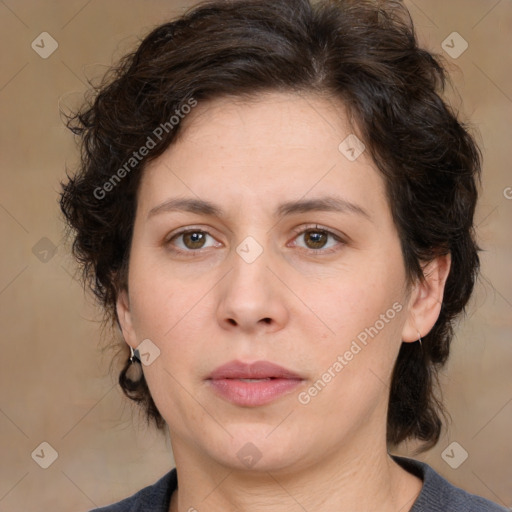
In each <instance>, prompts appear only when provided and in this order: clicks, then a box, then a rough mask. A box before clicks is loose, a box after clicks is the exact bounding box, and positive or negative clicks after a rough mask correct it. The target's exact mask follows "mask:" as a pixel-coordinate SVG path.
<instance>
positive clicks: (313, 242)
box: [304, 230, 329, 249]
mask: <svg viewBox="0 0 512 512" xmlns="http://www.w3.org/2000/svg"><path fill="white" fill-rule="evenodd" d="M328 239H329V234H328V233H327V232H326V231H319V230H308V231H305V232H304V240H305V241H306V246H307V247H308V248H310V249H322V248H323V247H324V246H325V244H326V243H327V240H328Z"/></svg>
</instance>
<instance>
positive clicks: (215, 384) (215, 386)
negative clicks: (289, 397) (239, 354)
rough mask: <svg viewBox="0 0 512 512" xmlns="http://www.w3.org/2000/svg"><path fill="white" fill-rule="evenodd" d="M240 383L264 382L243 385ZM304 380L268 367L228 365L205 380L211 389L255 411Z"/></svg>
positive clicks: (258, 363)
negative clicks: (246, 380)
mask: <svg viewBox="0 0 512 512" xmlns="http://www.w3.org/2000/svg"><path fill="white" fill-rule="evenodd" d="M240 379H267V380H260V381H257V382H244V381H242V380H240ZM303 380H304V379H303V378H302V377H301V376H300V375H298V374H297V373H295V372H292V371H291V370H288V369H286V368H283V367H282V366H279V365H276V364H274V363H271V362H270V361H256V362H254V363H242V362H241V361H231V362H229V363H226V364H224V365H222V366H219V367H218V368H216V369H215V370H214V371H213V372H212V373H211V374H210V376H209V377H208V378H207V382H208V384H209V385H210V387H211V389H212V390H213V391H214V392H215V393H216V394H218V395H219V396H221V397H222V398H224V399H225V400H227V401H229V402H231V403H234V404H236V405H240V406H246V407H257V406H261V405H265V404H268V403H271V402H273V401H274V400H277V399H278V398H279V397H281V396H283V395H285V394H288V393H290V392H291V391H293V390H294V389H295V388H296V387H297V386H298V385H299V384H300V383H301V382H302V381H303Z"/></svg>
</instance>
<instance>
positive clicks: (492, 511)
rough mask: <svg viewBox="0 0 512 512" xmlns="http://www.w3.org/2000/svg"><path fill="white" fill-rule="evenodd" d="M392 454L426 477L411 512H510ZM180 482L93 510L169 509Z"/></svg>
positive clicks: (169, 480)
mask: <svg viewBox="0 0 512 512" xmlns="http://www.w3.org/2000/svg"><path fill="white" fill-rule="evenodd" d="M392 457H393V459H394V460H395V462H397V463H398V464H400V466H402V467H403V468H404V469H405V470H406V471H409V472H410V473H412V474H414V475H416V476H418V477H419V478H421V479H422V480H423V487H422V489H421V493H420V495H419V496H418V497H417V499H416V501H415V502H414V505H413V507H412V508H411V510H410V512H508V509H506V508H504V507H502V506H499V505H497V504H495V503H493V502H491V501H489V500H486V499H485V498H481V497H480V496H476V495H474V494H470V493H468V492H466V491H464V490H462V489H460V488H458V487H455V486H454V485H452V484H450V483H449V482H448V481H447V480H446V479H444V478H443V477H442V476H441V475H439V474H438V473H437V472H436V471H434V470H433V469H432V468H431V467H430V466H429V465H428V464H425V463H424V462H420V461H417V460H414V459H409V458H405V457H399V456H397V455H392ZM177 485H178V480H177V474H176V468H174V469H173V470H171V471H170V472H169V473H167V474H166V475H164V476H163V477H162V478H161V479H160V480H158V482H156V483H154V484H153V485H150V486H148V487H145V488H144V489H142V490H140V491H139V492H137V493H135V494H134V495H133V496H131V497H129V498H126V499H124V500H122V501H120V502H118V503H114V504H113V505H109V506H107V507H103V508H96V509H94V511H92V510H91V511H90V512H168V511H169V504H170V502H171V495H172V493H173V492H174V491H175V490H176V488H177Z"/></svg>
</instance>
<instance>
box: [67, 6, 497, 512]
mask: <svg viewBox="0 0 512 512" xmlns="http://www.w3.org/2000/svg"><path fill="white" fill-rule="evenodd" d="M444 80H445V77H444V71H443V68H442V67H441V65H440V63H439V62H438V60H437V59H436V58H435V57H434V56H433V55H431V54H430V53H429V52H427V51H426V50H424V49H421V48H419V47H418V44H417V41H416V37H415V33H414V29H413V27H412V24H411V21H410V18H409V15H408V13H407V11H406V9H405V8H404V7H403V6H402V5H401V3H399V2H387V3H386V7H385V8H383V7H379V6H377V5H376V3H375V2H372V1H357V2H355V1H350V0H339V1H331V2H329V1H324V2H320V3H317V4H316V5H315V6H312V5H311V4H310V3H309V2H308V1H307V0H300V1H297V0H293V1H292V0H279V1H276V0H272V1H270V0H238V1H232V2H225V1H219V2H211V3H207V4H201V5H199V6H197V7H196V8H195V9H192V10H191V11H190V12H188V13H187V14H185V15H184V16H182V17H181V18H180V19H178V20H176V21H174V22H172V23H166V24H164V25H162V26H160V27H158V28H156V29H155V30H154V31H153V32H152V33H151V34H149V35H148V36H147V37H146V38H145V39H144V40H143V41H142V43H141V44H140V46H139V47H138V49H137V50H136V51H135V52H134V53H133V54H130V55H127V56H126V58H124V59H123V60H122V61H121V63H120V64H119V66H117V67H116V68H115V69H114V70H113V72H112V74H111V75H110V77H109V80H108V81H106V82H105V83H104V84H103V85H102V86H101V87H100V88H99V90H98V94H97V95H96V97H95V98H94V99H93V100H92V101H91V102H90V104H88V105H86V106H85V107H84V108H83V110H82V111H81V112H79V113H77V114H76V116H75V117H74V118H71V119H70V121H69V126H70V127H71V129H73V131H74V132H75V133H76V134H77V135H79V136H80V137H81V140H82V151H83V155H82V157H83V158H82V165H81V168H80V169H79V171H78V172H77V174H76V175H75V176H73V177H69V181H68V182H67V183H66V184H64V185H63V192H62V198H61V207H62V211H63V213H64V215H65V217H66V219H67V222H68V223H69V225H70V227H71V228H72V229H73V230H74V236H75V239H74V245H73V248H74V253H75V255H76V257H77V258H78V260H79V261H80V262H81V263H82V265H83V269H84V277H85V279H86V280H87V281H88V283H89V284H90V286H91V288H92V290H93V291H94V292H95V294H96V296H97V297H98V299H99V300H100V302H101V304H102V305H103V307H104V308H105V312H106V315H107V318H109V319H110V320H111V321H112V325H113V326H116V325H117V326H118V327H119V328H120V330H121V332H122V335H123V341H122V343H123V347H125V352H124V355H123V357H124V358H125V361H126V364H125V366H124V368H123V370H122V372H121V374H120V377H119V382H120V385H121V387H122V388H123V390H124V392H125V393H126V394H127V395H128V396H129V397H130V398H132V399H133V400H135V401H137V402H139V403H140V405H141V406H142V407H143V408H144V410H145V411H146V413H147V416H148V419H150V420H152V421H154V422H155V424H156V425H157V426H158V427H159V428H162V429H163V428H168V429H169V433H170V436H171V443H172V449H173V454H174V458H175V461H176V468H175V469H173V470H172V471H170V472H169V473H168V474H167V475H165V476H164V477H162V479H161V480H159V481H158V482H157V483H155V484H154V485H153V486H150V487H147V488H145V489H143V490H141V491H140V492H139V493H137V494H135V495H134V496H132V497H130V498H127V499H126V500H124V501H122V502H120V503H118V504H114V505H111V506H107V507H105V508H102V509H100V510H102V511H105V512H106V511H110V512H114V511H125V510H126V511H128V510H130V511H139V510H140V511H142V510H144V511H146V510H152V511H162V512H163V511H171V512H184V511H194V510H208V511H217V510H218V511H220V510H222V511H226V510H244V511H247V512H252V511H260V510H279V511H295V510H310V511H312V510H322V511H324V510H325V511H351V512H352V511H368V510H379V511H382V512H387V511H398V510H400V511H412V512H420V511H421V512H423V511H441V510H443V511H446V510H478V511H495V510H496V511H498V510H505V509H503V508H501V507H500V506H498V505H497V504H493V503H491V502H490V501H488V500H485V499H483V498H481V497H478V496H474V495H471V494H468V493H467V492H465V491H463V490H461V489H458V488H456V487H454V486H452V485H451V484H450V483H448V482H447V481H446V480H445V479H443V478H442V477H441V476H440V475H438V474H437V473H436V472H435V471H434V470H433V469H432V468H430V467H429V466H428V465H426V464H424V463H421V462H419V461H415V460H413V459H409V458H405V457H398V456H392V455H390V454H389V452H388V450H389V449H390V448H391V447H394V446H396V445H398V444H399V443H401V442H402V441H405V440H407V439H418V440H421V441H423V443H424V444H423V449H428V448H429V447H431V446H433V445H435V444H436V442H437V441H438V439H439V436H440V432H441V426H442V423H441V419H440V418H441V416H443V408H442V404H441V403H439V402H438V400H436V398H435V389H434V386H435V384H436V378H437V373H436V372H437V370H438V369H439V368H440V367H441V366H442V365H443V364H444V363H445V362H446V360H447V357H448V355H449V347H450V341H451V339H452V325H453V322H454V321H455V320H456V318H458V316H459V314H460V313H461V312H462V311H463V309H464V306H465V305H466V303H467V301H468V300H469V297H470V295H471V292H472V289H473V285H474V281H475V278H476V275H477V271H478V267H479V259H478V254H477V253H478V246H477V244H476V242H475V238H474V232H473V215H474V210H475V203H476V199H477V181H478V179H479V173H480V153H479V150H478V148H477V146H476V144H475V142H474V140H473V138H472V137H471V135H470V134H469V133H468V132H467V131H466V129H465V128H464V126H463V125H462V123H461V122H460V121H459V120H458V119H457V118H456V116H455V115H454V114H453V113H452V111H451V110H450V109H449V107H448V106H447V105H446V104H445V103H444V102H443V100H442V99H441V98H440V94H441V92H442V88H443V85H444Z"/></svg>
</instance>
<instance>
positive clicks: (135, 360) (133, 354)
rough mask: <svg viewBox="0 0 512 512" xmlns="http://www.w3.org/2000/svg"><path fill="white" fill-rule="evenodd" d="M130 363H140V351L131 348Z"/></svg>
mask: <svg viewBox="0 0 512 512" xmlns="http://www.w3.org/2000/svg"><path fill="white" fill-rule="evenodd" d="M129 361H130V363H131V364H134V363H140V359H139V351H138V350H133V347H130V357H129Z"/></svg>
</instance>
